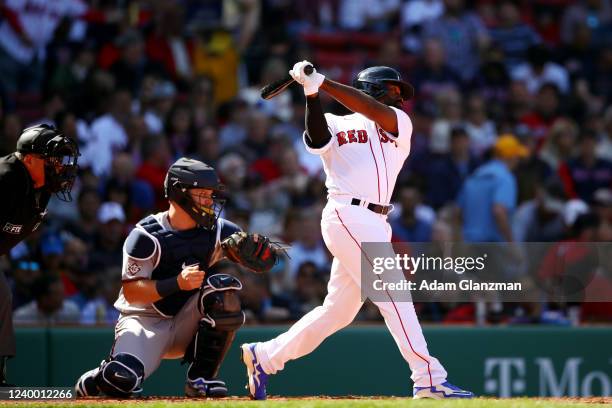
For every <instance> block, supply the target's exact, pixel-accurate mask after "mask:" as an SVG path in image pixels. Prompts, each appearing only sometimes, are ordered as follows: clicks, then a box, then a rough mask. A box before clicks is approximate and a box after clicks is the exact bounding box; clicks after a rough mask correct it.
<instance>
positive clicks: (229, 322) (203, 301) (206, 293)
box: [198, 273, 244, 331]
mask: <svg viewBox="0 0 612 408" xmlns="http://www.w3.org/2000/svg"><path fill="white" fill-rule="evenodd" d="M241 289H242V282H240V281H239V280H238V279H237V278H235V277H233V276H232V275H227V274H224V273H220V274H216V275H211V276H209V277H208V279H206V284H205V285H204V286H203V287H202V289H201V290H200V299H199V302H198V310H199V311H200V314H201V315H202V316H203V317H202V320H205V321H207V322H208V323H209V324H210V326H211V327H213V328H216V329H217V330H220V331H233V330H237V329H238V328H239V327H240V326H242V325H243V324H244V313H243V312H242V307H241V305H240V298H239V297H238V291H239V290H241Z"/></svg>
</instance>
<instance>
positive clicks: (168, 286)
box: [155, 276, 181, 298]
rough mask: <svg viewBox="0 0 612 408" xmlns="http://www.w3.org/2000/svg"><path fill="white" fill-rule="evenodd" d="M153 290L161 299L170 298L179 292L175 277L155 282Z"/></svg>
mask: <svg viewBox="0 0 612 408" xmlns="http://www.w3.org/2000/svg"><path fill="white" fill-rule="evenodd" d="M155 289H156V290H157V293H158V294H159V296H161V297H162V298H165V297H167V296H170V295H172V294H174V293H176V292H179V291H180V290H181V288H180V286H179V284H178V279H177V278H176V276H175V277H174V278H168V279H161V280H158V281H155Z"/></svg>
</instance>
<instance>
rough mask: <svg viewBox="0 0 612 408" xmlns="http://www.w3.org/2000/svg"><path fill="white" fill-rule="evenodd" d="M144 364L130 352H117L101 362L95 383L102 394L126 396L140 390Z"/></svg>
mask: <svg viewBox="0 0 612 408" xmlns="http://www.w3.org/2000/svg"><path fill="white" fill-rule="evenodd" d="M143 378H144V364H143V363H142V361H140V359H139V358H138V357H136V356H134V355H132V354H128V353H119V354H117V355H115V356H114V357H111V359H110V360H107V361H104V362H102V365H101V366H100V369H99V371H98V374H97V375H96V383H97V384H98V388H99V389H100V391H102V392H103V393H104V394H106V395H108V396H110V397H119V398H128V397H130V396H131V395H132V394H135V393H139V392H141V391H142V389H141V388H140V386H141V385H142V380H143Z"/></svg>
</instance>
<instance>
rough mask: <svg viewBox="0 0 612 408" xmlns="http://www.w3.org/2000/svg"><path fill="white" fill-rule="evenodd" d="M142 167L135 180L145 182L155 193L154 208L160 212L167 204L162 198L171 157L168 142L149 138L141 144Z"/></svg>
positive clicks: (163, 139)
mask: <svg viewBox="0 0 612 408" xmlns="http://www.w3.org/2000/svg"><path fill="white" fill-rule="evenodd" d="M142 157H143V159H144V161H143V163H142V165H141V166H140V168H139V169H138V171H137V172H136V178H138V179H140V180H142V181H145V182H147V183H148V184H149V185H150V186H151V188H153V192H154V193H155V208H157V209H158V210H160V211H161V210H162V209H163V208H165V207H166V206H167V205H168V204H167V200H166V198H165V197H164V179H165V178H166V173H167V171H168V167H169V166H170V162H171V161H172V156H171V153H170V146H169V144H168V140H167V139H166V138H165V137H164V136H149V137H148V138H146V139H145V140H144V142H143V146H142Z"/></svg>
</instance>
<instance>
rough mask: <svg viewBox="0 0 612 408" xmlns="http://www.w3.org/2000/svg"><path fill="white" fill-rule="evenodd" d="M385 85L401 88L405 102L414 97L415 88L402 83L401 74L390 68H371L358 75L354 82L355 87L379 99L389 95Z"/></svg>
mask: <svg viewBox="0 0 612 408" xmlns="http://www.w3.org/2000/svg"><path fill="white" fill-rule="evenodd" d="M385 83H391V84H394V85H397V86H399V87H400V90H401V95H402V98H403V99H404V100H408V99H410V98H412V97H413V96H414V88H413V87H412V85H410V84H409V83H408V82H404V81H402V77H401V76H400V73H399V72H397V71H396V70H395V69H393V68H389V67H383V66H378V67H370V68H366V69H364V70H363V71H361V72H360V73H358V74H357V77H356V78H355V79H354V80H353V87H354V88H356V89H359V90H361V91H363V92H364V93H366V94H368V95H370V96H371V97H373V98H374V99H379V98H381V97H383V96H384V95H385V94H386V93H387V87H386V86H385Z"/></svg>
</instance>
